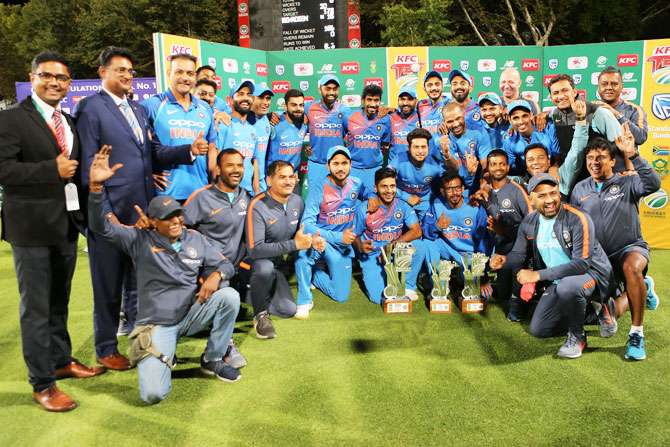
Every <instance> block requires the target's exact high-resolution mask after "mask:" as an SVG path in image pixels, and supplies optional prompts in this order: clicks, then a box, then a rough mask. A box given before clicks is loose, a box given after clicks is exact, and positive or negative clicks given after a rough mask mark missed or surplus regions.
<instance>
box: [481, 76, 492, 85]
mask: <svg viewBox="0 0 670 447" xmlns="http://www.w3.org/2000/svg"><path fill="white" fill-rule="evenodd" d="M482 82H483V83H484V87H489V86H490V85H491V76H484V77H483V78H482Z"/></svg>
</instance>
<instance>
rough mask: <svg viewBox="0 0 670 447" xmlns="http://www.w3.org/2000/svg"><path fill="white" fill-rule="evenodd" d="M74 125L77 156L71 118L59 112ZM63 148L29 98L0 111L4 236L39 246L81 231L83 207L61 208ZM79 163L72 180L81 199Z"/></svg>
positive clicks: (71, 237) (78, 156)
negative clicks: (70, 209) (76, 209)
mask: <svg viewBox="0 0 670 447" xmlns="http://www.w3.org/2000/svg"><path fill="white" fill-rule="evenodd" d="M62 116H63V117H64V118H65V119H66V120H67V123H68V124H69V125H70V128H71V129H72V133H73V135H74V140H73V144H72V152H71V154H70V158H71V159H72V160H78V161H80V159H81V153H80V145H79V138H78V136H77V131H76V129H75V125H74V122H73V121H72V118H71V117H70V116H69V115H68V114H66V113H63V115H62ZM60 152H61V150H60V148H59V146H58V141H57V140H56V137H55V135H54V133H53V132H52V131H51V129H50V128H49V126H48V125H47V123H46V122H45V121H44V118H43V117H42V115H41V114H40V112H39V111H38V110H37V108H36V107H35V104H34V103H33V101H32V99H31V98H30V97H27V98H26V99H24V100H23V101H21V102H20V103H19V104H17V105H15V106H14V107H11V108H9V109H7V110H3V111H0V185H2V187H3V189H4V203H3V204H2V239H4V240H6V241H7V242H9V243H10V244H13V245H19V246H25V247H39V246H48V245H56V244H60V243H63V242H65V241H67V240H70V241H74V240H76V237H77V230H79V231H81V232H83V231H84V228H85V227H86V221H85V219H86V217H85V213H84V212H83V211H73V212H68V211H67V210H66V209H65V191H64V188H65V184H66V183H67V181H66V180H64V179H62V178H60V176H59V175H58V167H57V163H56V157H57V156H58V155H59V154H60ZM80 173H81V169H77V173H76V174H75V177H74V178H73V179H72V180H71V181H73V182H74V183H75V184H76V185H77V187H78V191H79V194H80V198H79V203H80V205H82V206H83V205H85V202H84V198H85V194H84V191H83V189H82V187H81V182H80V175H79V174H80Z"/></svg>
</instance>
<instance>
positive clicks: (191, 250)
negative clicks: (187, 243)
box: [186, 247, 198, 258]
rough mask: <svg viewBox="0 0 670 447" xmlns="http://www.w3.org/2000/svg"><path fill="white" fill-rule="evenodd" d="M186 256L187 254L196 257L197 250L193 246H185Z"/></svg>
mask: <svg viewBox="0 0 670 447" xmlns="http://www.w3.org/2000/svg"><path fill="white" fill-rule="evenodd" d="M186 256H188V257H189V258H197V257H198V251H197V250H196V249H195V248H193V247H188V248H186Z"/></svg>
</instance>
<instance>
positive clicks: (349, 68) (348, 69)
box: [340, 62, 361, 74]
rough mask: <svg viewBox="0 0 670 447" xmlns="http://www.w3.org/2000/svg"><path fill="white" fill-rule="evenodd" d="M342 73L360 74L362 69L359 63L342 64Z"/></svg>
mask: <svg viewBox="0 0 670 447" xmlns="http://www.w3.org/2000/svg"><path fill="white" fill-rule="evenodd" d="M340 71H341V72H342V74H358V73H359V72H360V71H361V67H360V65H359V64H358V62H342V63H341V64H340Z"/></svg>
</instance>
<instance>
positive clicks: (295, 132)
mask: <svg viewBox="0 0 670 447" xmlns="http://www.w3.org/2000/svg"><path fill="white" fill-rule="evenodd" d="M306 130H307V126H306V125H305V124H304V123H303V122H302V121H301V122H300V126H296V125H295V124H293V123H291V122H289V121H288V120H287V119H286V114H282V116H281V118H280V119H279V124H277V125H276V126H274V128H273V129H272V131H271V134H270V141H269V144H268V150H267V159H266V162H265V166H266V167H267V166H270V164H271V163H272V162H273V161H275V160H284V161H287V162H289V163H291V164H292V165H293V169H295V171H296V172H298V167H299V166H300V155H301V153H302V145H303V142H304V141H305V133H306Z"/></svg>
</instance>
